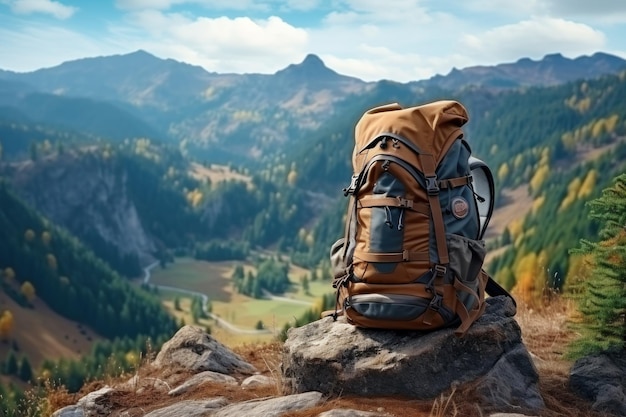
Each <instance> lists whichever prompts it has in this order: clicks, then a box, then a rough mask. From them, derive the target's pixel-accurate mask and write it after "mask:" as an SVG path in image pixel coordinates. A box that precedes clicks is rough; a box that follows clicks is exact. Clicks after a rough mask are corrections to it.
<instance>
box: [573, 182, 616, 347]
mask: <svg viewBox="0 0 626 417" xmlns="http://www.w3.org/2000/svg"><path fill="white" fill-rule="evenodd" d="M589 206H590V208H591V212H590V217H591V218H592V219H595V220H598V221H599V222H600V223H601V224H602V228H601V229H600V233H599V237H600V239H601V240H600V241H599V242H591V241H588V240H584V239H583V240H581V246H582V247H581V248H580V249H578V250H576V251H575V252H581V253H586V254H589V255H590V258H591V263H592V264H591V268H590V274H589V275H588V276H587V277H586V279H585V280H584V281H583V282H582V291H581V292H580V295H579V299H578V301H579V311H580V313H581V316H582V318H581V320H580V322H579V323H577V324H576V327H577V328H578V329H579V331H580V333H581V337H580V338H579V339H578V340H577V341H575V342H574V343H573V344H572V346H571V354H572V355H573V356H582V355H586V354H589V353H593V352H599V351H603V350H607V349H613V348H617V349H624V347H625V346H626V322H625V320H626V319H625V317H626V174H622V175H620V176H618V177H617V178H616V179H615V180H614V183H613V186H612V187H609V188H607V189H605V190H604V191H603V192H602V196H601V197H599V198H597V199H595V200H593V201H591V202H590V203H589Z"/></svg>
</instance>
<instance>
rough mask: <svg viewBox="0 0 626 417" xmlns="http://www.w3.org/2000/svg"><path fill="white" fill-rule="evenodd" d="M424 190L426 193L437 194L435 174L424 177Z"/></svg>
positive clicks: (437, 185) (437, 187)
mask: <svg viewBox="0 0 626 417" xmlns="http://www.w3.org/2000/svg"><path fill="white" fill-rule="evenodd" d="M426 191H427V192H428V195H437V194H439V184H438V183H437V176H436V175H433V176H432V177H426Z"/></svg>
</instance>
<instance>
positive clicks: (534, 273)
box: [513, 251, 547, 306]
mask: <svg viewBox="0 0 626 417" xmlns="http://www.w3.org/2000/svg"><path fill="white" fill-rule="evenodd" d="M546 261H547V254H546V253H545V252H543V251H542V252H540V253H539V254H536V253H534V252H530V253H527V254H525V255H522V256H521V257H520V258H519V259H518V260H517V262H515V265H514V275H515V281H516V284H515V287H514V288H513V292H514V293H515V294H516V295H517V296H518V297H519V298H520V299H521V300H523V301H524V302H526V303H528V304H529V305H531V306H533V305H538V303H539V302H540V301H541V299H542V296H543V293H544V291H545V289H546V274H545V271H544V267H545V265H546Z"/></svg>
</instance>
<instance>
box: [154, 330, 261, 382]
mask: <svg viewBox="0 0 626 417" xmlns="http://www.w3.org/2000/svg"><path fill="white" fill-rule="evenodd" d="M153 366H155V367H158V368H162V367H166V366H178V367H181V368H184V369H186V370H189V371H192V372H194V373H197V372H203V371H213V372H219V373H221V374H226V375H230V374H234V373H241V374H253V373H254V372H256V369H255V368H254V366H252V365H251V364H249V363H248V362H246V361H244V360H243V359H242V358H241V357H240V356H239V355H237V354H235V353H234V352H232V351H231V350H230V349H228V348H227V347H226V346H224V345H222V344H221V343H220V342H218V341H217V340H215V339H214V338H213V337H211V335H209V334H208V333H206V332H205V331H204V330H203V329H201V328H200V327H196V326H189V325H188V326H183V327H182V328H181V329H180V330H179V331H178V332H176V334H175V335H174V337H172V338H171V339H170V340H168V341H167V342H165V343H164V344H163V347H162V348H161V351H160V352H159V354H158V355H157V357H156V359H155V360H154V362H153Z"/></svg>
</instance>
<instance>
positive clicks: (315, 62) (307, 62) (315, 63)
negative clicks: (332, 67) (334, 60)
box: [300, 54, 327, 68]
mask: <svg viewBox="0 0 626 417" xmlns="http://www.w3.org/2000/svg"><path fill="white" fill-rule="evenodd" d="M300 65H302V66H305V67H318V68H327V67H326V64H324V61H322V60H321V58H320V57H319V56H317V55H315V54H308V55H307V56H306V57H305V58H304V61H302V63H301V64H300Z"/></svg>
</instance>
